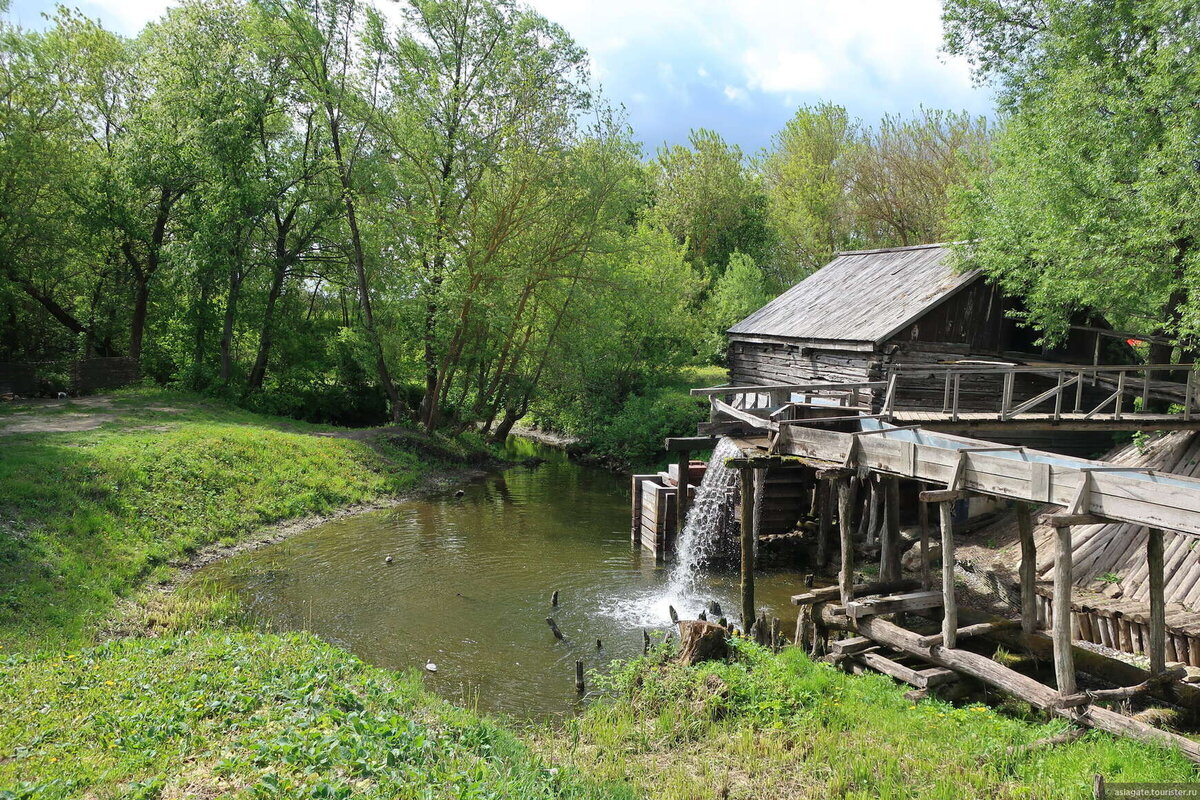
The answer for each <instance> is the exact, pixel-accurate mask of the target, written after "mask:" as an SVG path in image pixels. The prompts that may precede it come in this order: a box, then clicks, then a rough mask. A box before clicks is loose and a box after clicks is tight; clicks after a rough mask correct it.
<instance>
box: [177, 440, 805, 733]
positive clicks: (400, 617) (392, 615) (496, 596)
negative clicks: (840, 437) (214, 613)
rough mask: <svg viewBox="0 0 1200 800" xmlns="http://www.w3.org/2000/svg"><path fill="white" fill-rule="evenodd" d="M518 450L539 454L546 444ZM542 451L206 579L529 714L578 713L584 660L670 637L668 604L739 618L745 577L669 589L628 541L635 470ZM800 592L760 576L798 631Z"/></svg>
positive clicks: (444, 690) (439, 682) (264, 616)
mask: <svg viewBox="0 0 1200 800" xmlns="http://www.w3.org/2000/svg"><path fill="white" fill-rule="evenodd" d="M510 447H511V448H513V449H514V452H516V453H518V454H524V455H529V454H530V453H531V448H532V447H533V446H532V445H530V444H529V443H528V442H524V441H521V440H517V441H513V442H511V443H510ZM537 455H539V456H541V457H543V458H545V459H546V460H545V461H543V462H542V463H540V464H537V465H536V466H518V467H512V468H510V469H505V470H502V471H497V472H494V473H491V474H489V475H487V476H486V477H484V478H482V479H479V480H477V481H473V482H469V483H464V484H463V485H462V486H461V487H459V488H461V489H462V490H463V491H464V494H463V496H462V497H455V496H454V491H453V490H451V491H448V492H447V493H446V494H445V495H443V496H438V497H426V498H422V499H415V500H411V501H408V502H405V503H403V504H401V505H399V506H397V507H395V508H391V509H388V510H386V511H376V512H371V513H367V514H362V515H360V516H356V517H351V518H347V519H343V520H339V521H336V522H331V523H329V524H326V525H322V526H320V527H318V528H313V529H312V530H309V531H306V532H304V533H301V534H298V535H297V536H295V537H292V538H290V539H288V540H286V541H284V542H281V543H278V544H275V545H270V546H267V547H264V548H262V549H259V550H255V551H252V552H247V553H243V554H241V555H238V556H234V557H232V558H229V559H226V560H224V561H221V562H218V563H216V564H213V565H211V566H209V567H207V568H205V569H204V570H203V571H202V572H201V573H200V576H201V577H202V578H204V579H209V580H214V581H216V582H218V583H219V584H223V585H226V586H231V587H233V588H235V589H236V590H237V591H238V592H239V593H241V594H242V596H243V598H244V600H245V601H246V603H247V605H248V606H249V608H250V610H251V613H252V614H253V615H254V616H255V617H256V618H257V619H258V620H260V621H261V622H262V624H263V625H264V626H269V627H272V628H275V629H289V630H296V629H303V630H309V631H312V632H314V633H316V634H318V635H319V636H321V637H323V638H325V639H326V640H328V641H331V642H334V643H335V644H338V645H340V646H343V647H345V648H347V649H349V650H351V651H352V652H354V653H356V654H357V655H358V656H359V657H361V658H362V659H364V660H365V661H368V662H370V663H372V664H376V665H379V666H383V667H389V668H393V669H405V668H412V667H417V668H423V667H424V665H425V664H426V663H428V662H432V663H434V664H436V665H437V672H436V673H426V684H427V685H428V686H429V688H431V689H432V690H434V691H436V692H438V693H440V694H442V695H443V696H446V697H449V698H450V699H453V700H456V701H459V702H467V703H470V704H474V705H477V706H478V707H479V708H480V709H481V710H484V711H494V712H502V713H506V714H511V715H514V716H519V717H539V716H545V715H548V714H559V713H565V712H569V711H571V710H572V709H573V708H575V707H576V705H577V697H576V694H575V688H574V664H575V660H576V659H582V660H583V661H584V662H585V664H586V666H587V668H588V669H596V668H602V667H604V666H606V665H607V664H608V663H609V662H611V661H612V660H613V659H619V658H629V657H632V656H635V655H638V654H640V653H641V650H642V630H643V629H646V630H649V631H651V633H652V634H654V635H655V636H657V637H659V638H661V636H662V635H663V633H664V632H665V631H666V630H667V629H668V628H669V626H670V620H669V617H668V610H667V606H668V604H672V603H673V604H674V605H675V606H676V608H677V609H678V610H679V612H680V614H681V615H682V616H685V617H694V616H695V614H696V613H697V612H698V611H699V610H700V608H701V604H702V602H703V601H704V600H707V599H716V600H718V601H719V602H720V603H721V604H722V606H723V607H724V608H725V609H726V612H727V613H728V614H729V615H730V617H731V618H732V617H733V612H735V610H736V608H737V584H736V575H735V574H733V573H732V572H728V573H716V574H713V575H711V576H709V577H708V578H707V579H706V581H705V582H704V585H701V586H700V587H698V590H697V591H698V594H697V595H695V596H690V597H680V596H670V595H669V594H668V589H667V575H666V570H664V569H663V568H662V567H657V568H656V567H655V564H654V559H653V558H650V557H647V556H646V555H644V554H643V553H642V552H641V551H640V550H638V549H634V548H633V547H631V546H630V541H629V518H630V517H629V479H628V477H625V476H620V475H615V474H612V473H610V472H607V471H604V470H600V469H596V468H592V467H587V466H583V465H580V464H578V463H575V462H573V461H570V460H568V459H567V458H566V457H565V456H564V455H562V454H561V453H559V452H558V451H553V450H539V451H537ZM388 556H392V562H391V563H386V558H387V557H388ZM797 586H798V579H797V576H796V575H795V574H790V573H782V572H777V573H773V574H766V575H763V576H761V577H760V578H759V580H758V581H757V592H758V595H757V597H758V601H759V604H760V606H762V607H770V608H774V609H775V612H776V613H777V614H779V615H780V616H782V617H783V618H784V623H783V624H784V628H785V630H786V629H788V627H789V626H790V625H791V624H792V623H793V622H794V620H795V616H794V612H791V611H790V609H789V607H788V604H787V597H788V596H789V595H790V594H792V593H794V592H795V591H798V589H797ZM555 589H558V590H559V595H560V600H559V607H558V608H556V609H551V608H550V594H551V592H553V591H554V590H555ZM550 615H552V616H553V617H554V618H555V620H556V621H557V623H558V625H559V627H560V628H561V629H562V631H563V633H564V634H565V635H566V639H565V640H564V641H561V642H560V641H556V640H555V639H554V637H553V635H552V634H551V632H550V629H549V627H548V626H547V624H546V622H545V619H546V617H547V616H550ZM597 640H600V643H601V647H600V649H597V647H596V642H597Z"/></svg>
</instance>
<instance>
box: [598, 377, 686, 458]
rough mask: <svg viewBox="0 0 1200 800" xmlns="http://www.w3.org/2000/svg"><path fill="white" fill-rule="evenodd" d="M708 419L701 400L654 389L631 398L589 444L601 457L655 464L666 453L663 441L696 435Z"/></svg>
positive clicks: (665, 389)
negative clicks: (700, 426)
mask: <svg viewBox="0 0 1200 800" xmlns="http://www.w3.org/2000/svg"><path fill="white" fill-rule="evenodd" d="M704 418H705V404H704V402H703V400H702V399H701V398H696V397H691V396H690V395H688V394H680V393H679V392H678V391H675V390H672V389H670V388H659V389H652V390H650V391H649V392H648V393H647V394H645V395H634V396H632V397H630V398H629V399H627V400H626V401H625V402H624V403H623V404H622V405H621V406H620V409H619V410H618V411H617V413H616V415H615V416H613V417H612V419H611V420H610V421H609V424H608V425H606V426H605V427H603V428H600V429H598V430H596V431H595V432H594V433H592V434H591V435H589V436H588V437H587V440H588V441H587V443H588V445H589V447H590V448H591V450H592V451H593V452H594V453H595V454H596V455H599V456H603V457H606V458H611V459H616V460H619V461H621V462H622V463H626V464H631V465H639V466H640V465H647V464H652V463H654V462H655V461H657V460H658V458H659V456H660V455H661V453H662V449H663V439H666V438H668V437H670V436H690V435H692V434H693V433H695V430H696V424H697V423H699V422H702V421H703V420H704Z"/></svg>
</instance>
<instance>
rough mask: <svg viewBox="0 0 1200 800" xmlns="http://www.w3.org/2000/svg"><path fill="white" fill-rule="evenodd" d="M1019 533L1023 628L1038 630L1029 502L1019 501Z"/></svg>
mask: <svg viewBox="0 0 1200 800" xmlns="http://www.w3.org/2000/svg"><path fill="white" fill-rule="evenodd" d="M1017 535H1018V536H1019V537H1020V539H1021V630H1023V631H1024V632H1025V633H1033V632H1034V631H1035V630H1037V543H1036V542H1035V541H1034V538H1033V515H1032V514H1031V513H1030V511H1029V505H1028V504H1027V503H1017Z"/></svg>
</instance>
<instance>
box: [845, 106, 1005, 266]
mask: <svg viewBox="0 0 1200 800" xmlns="http://www.w3.org/2000/svg"><path fill="white" fill-rule="evenodd" d="M989 141H990V133H989V131H988V125H987V121H986V120H985V119H983V118H982V117H977V118H976V117H971V116H970V115H969V114H967V113H965V112H964V113H955V112H952V111H941V110H936V109H928V108H922V109H921V110H920V111H919V112H918V113H917V115H916V116H915V117H913V118H911V119H904V118H902V117H899V116H892V115H888V116H885V117H884V118H883V120H882V121H881V122H880V123H879V127H878V128H874V129H871V130H867V131H865V132H864V134H863V138H862V142H861V145H860V146H859V147H857V148H855V150H854V154H853V156H852V161H853V166H852V169H853V176H854V177H853V179H852V181H851V184H850V192H849V198H848V201H849V203H850V205H851V207H852V209H853V215H854V220H855V223H856V224H855V227H856V228H857V229H858V234H857V235H858V237H859V238H860V239H861V240H863V241H865V242H869V243H870V244H869V245H868V246H875V245H880V244H885V243H886V244H888V245H898V246H906V245H914V244H928V243H930V242H941V241H945V240H946V237H947V235H948V232H947V227H946V223H947V216H946V210H947V206H948V204H949V201H950V193H951V192H952V191H953V190H954V189H955V188H957V187H960V186H963V185H965V184H966V183H967V181H968V180H969V176H970V175H971V173H972V170H974V171H975V172H982V171H984V170H985V169H986V165H987V163H988V162H987V155H988V145H989Z"/></svg>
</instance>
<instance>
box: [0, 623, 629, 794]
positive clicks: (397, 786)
mask: <svg viewBox="0 0 1200 800" xmlns="http://www.w3.org/2000/svg"><path fill="white" fill-rule="evenodd" d="M0 708H3V709H4V710H5V713H4V714H0V798H4V800H15V798H30V799H31V800H32V799H33V798H37V800H50V799H51V798H75V797H88V798H111V797H123V798H174V797H185V796H187V797H218V796H219V797H234V798H264V799H266V798H270V799H271V800H274V799H275V798H349V797H355V798H388V800H391V798H433V797H447V798H450V797H453V798H479V799H480V800H483V799H484V798H489V799H490V798H514V799H519V800H524V799H525V798H530V799H531V800H532V799H535V798H588V797H597V798H599V797H609V798H618V797H629V796H630V795H629V793H628V792H627V791H626V790H624V789H622V788H621V787H620V786H614V787H611V788H610V789H603V788H591V787H589V786H587V785H586V784H584V783H583V782H582V781H580V780H579V779H578V778H577V777H576V776H575V775H573V774H571V773H568V772H561V773H560V772H559V771H557V770H552V769H549V768H547V766H546V765H545V764H544V763H543V762H542V761H540V760H539V759H537V758H536V757H535V756H533V755H532V754H531V753H530V752H529V750H528V749H527V748H526V747H525V746H524V745H523V744H521V743H520V742H519V741H518V740H517V739H516V738H515V737H514V736H513V735H512V734H511V733H508V732H506V731H504V730H503V729H501V728H499V727H498V726H496V725H495V724H493V723H491V722H488V721H486V720H483V719H481V718H480V717H479V716H477V715H476V714H474V713H471V712H468V711H465V710H462V709H457V708H454V707H453V706H450V705H448V704H446V703H445V702H443V701H441V700H438V699H437V698H435V697H433V696H432V695H430V694H429V693H427V692H426V691H425V690H424V688H423V687H422V685H421V680H420V677H419V676H416V675H400V674H396V673H394V672H389V671H386V670H381V669H376V668H373V667H369V666H367V665H365V664H363V663H362V662H361V661H359V660H358V659H357V658H355V657H353V656H351V655H349V654H348V653H346V652H344V651H342V650H339V649H337V648H334V647H331V646H329V645H326V644H324V643H322V642H320V641H319V640H317V639H316V638H315V637H312V636H310V635H307V634H290V635H286V636H276V635H265V634H253V633H248V632H236V633H230V632H208V633H203V634H196V635H191V636H171V637H163V638H158V639H124V640H116V641H112V642H108V643H106V644H103V645H101V646H98V647H95V648H92V649H86V650H83V651H81V652H76V653H71V654H69V655H66V656H61V655H57V654H49V653H42V654H38V655H33V656H29V655H21V656H10V657H8V658H7V659H2V658H0Z"/></svg>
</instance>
